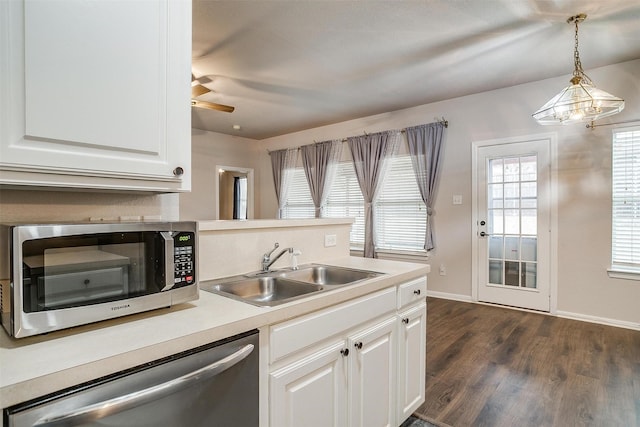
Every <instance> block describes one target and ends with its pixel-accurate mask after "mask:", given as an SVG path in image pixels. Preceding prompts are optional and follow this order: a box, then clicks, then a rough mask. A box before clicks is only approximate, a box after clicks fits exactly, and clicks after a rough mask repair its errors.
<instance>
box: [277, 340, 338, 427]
mask: <svg viewBox="0 0 640 427" xmlns="http://www.w3.org/2000/svg"><path fill="white" fill-rule="evenodd" d="M341 350H344V342H343V341H339V342H337V343H333V344H331V345H328V346H326V347H323V348H321V349H320V350H318V351H316V352H315V353H313V354H311V355H309V356H307V357H304V358H302V359H300V360H297V361H295V362H293V363H291V364H289V365H287V366H285V367H283V368H281V369H278V370H277V371H275V372H272V373H271V374H270V379H269V381H270V389H269V394H270V396H271V408H270V418H271V420H270V424H271V425H272V426H283V427H284V426H291V427H297V426H309V427H314V426H317V427H328V426H344V425H346V420H347V381H346V369H345V363H344V360H343V356H342V354H341V353H340V351H341Z"/></svg>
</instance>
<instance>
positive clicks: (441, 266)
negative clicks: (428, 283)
mask: <svg viewBox="0 0 640 427" xmlns="http://www.w3.org/2000/svg"><path fill="white" fill-rule="evenodd" d="M440 275H441V276H446V275H447V268H446V267H445V266H444V264H440Z"/></svg>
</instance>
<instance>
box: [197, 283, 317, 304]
mask: <svg viewBox="0 0 640 427" xmlns="http://www.w3.org/2000/svg"><path fill="white" fill-rule="evenodd" d="M202 289H203V290H205V291H209V292H213V293H217V294H221V295H225V296H228V297H231V298H234V299H239V300H241V301H245V302H249V303H251V304H255V305H260V306H269V307H271V306H274V305H278V304H283V303H285V302H289V301H291V300H294V299H297V298H301V297H303V296H305V295H308V294H310V293H313V292H319V291H322V290H323V288H322V286H320V285H317V284H310V283H302V282H296V281H293V280H288V279H286V278H283V277H273V276H265V277H253V278H249V279H247V278H245V279H241V280H231V281H222V282H221V283H217V284H216V283H214V284H211V285H205V286H203V287H202Z"/></svg>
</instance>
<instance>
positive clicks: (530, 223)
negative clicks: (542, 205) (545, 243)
mask: <svg viewBox="0 0 640 427" xmlns="http://www.w3.org/2000/svg"><path fill="white" fill-rule="evenodd" d="M521 212H522V234H527V235H532V236H535V235H537V234H538V216H537V211H536V210H535V209H522V211H521Z"/></svg>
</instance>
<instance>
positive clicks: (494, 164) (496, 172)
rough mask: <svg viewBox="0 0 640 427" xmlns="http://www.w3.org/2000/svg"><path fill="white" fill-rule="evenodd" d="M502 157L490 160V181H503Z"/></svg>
mask: <svg viewBox="0 0 640 427" xmlns="http://www.w3.org/2000/svg"><path fill="white" fill-rule="evenodd" d="M503 164H504V162H503V161H502V159H493V160H489V182H503V179H502V176H503V171H502V168H503Z"/></svg>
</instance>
